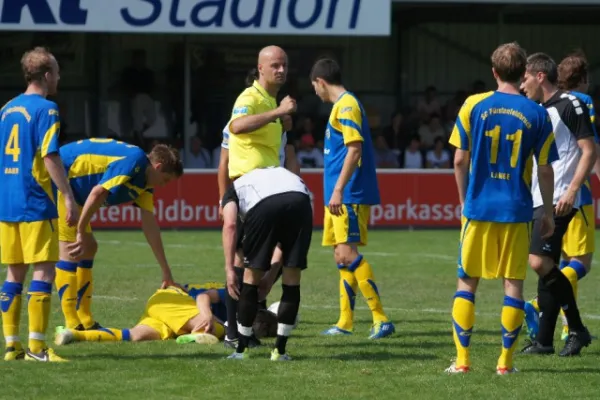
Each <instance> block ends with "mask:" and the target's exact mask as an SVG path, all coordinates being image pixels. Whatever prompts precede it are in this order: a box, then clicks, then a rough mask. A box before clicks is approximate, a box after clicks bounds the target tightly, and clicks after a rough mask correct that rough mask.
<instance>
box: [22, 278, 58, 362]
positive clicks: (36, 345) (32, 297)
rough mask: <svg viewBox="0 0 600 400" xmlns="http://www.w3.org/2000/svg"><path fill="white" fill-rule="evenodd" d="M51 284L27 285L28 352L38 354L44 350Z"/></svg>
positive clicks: (35, 282) (34, 282)
mask: <svg viewBox="0 0 600 400" xmlns="http://www.w3.org/2000/svg"><path fill="white" fill-rule="evenodd" d="M51 294H52V284H51V283H48V282H43V281H31V283H30V284H29V293H28V295H29V301H28V303H27V311H28V313H29V350H30V351H31V352H32V353H39V352H41V351H42V350H44V349H46V329H47V328H48V319H49V317H50V299H51Z"/></svg>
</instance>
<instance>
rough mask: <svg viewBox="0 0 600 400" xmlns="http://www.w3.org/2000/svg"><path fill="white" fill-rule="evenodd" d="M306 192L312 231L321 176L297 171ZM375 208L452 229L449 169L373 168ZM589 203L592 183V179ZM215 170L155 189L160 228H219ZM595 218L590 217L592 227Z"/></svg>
mask: <svg viewBox="0 0 600 400" xmlns="http://www.w3.org/2000/svg"><path fill="white" fill-rule="evenodd" d="M302 178H303V179H304V182H305V183H306V185H307V187H308V188H309V190H310V191H311V195H312V201H313V210H314V212H313V218H314V225H315V227H322V225H323V173H322V170H320V169H310V170H305V171H303V172H302ZM377 179H378V181H379V189H380V192H381V204H380V205H378V206H373V207H372V209H371V221H370V222H371V226H372V227H375V228H377V227H380V228H458V227H460V206H459V202H458V195H457V192H456V184H455V181H454V175H453V172H452V171H451V170H447V171H440V170H379V171H378V173H377ZM593 181H594V182H593V189H594V194H595V196H594V197H595V201H597V199H598V198H599V197H600V196H598V193H599V191H598V189H599V188H598V185H597V184H596V182H595V181H596V179H593ZM218 193H219V192H218V187H217V172H216V170H186V171H185V174H184V175H183V177H182V178H181V179H179V180H177V181H175V182H172V183H171V184H169V185H168V186H166V187H164V188H157V190H156V191H155V214H156V216H157V218H158V221H159V224H160V226H161V227H162V228H167V229H205V228H219V227H220V226H221V222H220V220H219V204H218V201H219V198H218ZM599 222H600V220H599V218H598V215H597V214H596V223H599ZM140 223H141V216H140V210H139V209H138V208H136V207H133V206H131V205H125V206H112V207H106V208H102V209H100V211H98V213H97V214H96V215H95V216H94V219H93V221H92V225H93V226H94V227H95V228H100V229H123V228H137V227H139V226H140Z"/></svg>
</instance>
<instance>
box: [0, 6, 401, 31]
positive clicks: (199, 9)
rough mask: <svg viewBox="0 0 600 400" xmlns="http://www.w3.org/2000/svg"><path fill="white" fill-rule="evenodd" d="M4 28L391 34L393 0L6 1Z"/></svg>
mask: <svg viewBox="0 0 600 400" xmlns="http://www.w3.org/2000/svg"><path fill="white" fill-rule="evenodd" d="M0 30H18V31H68V32H122V33H142V32H145V33H177V34H185V33H188V34H193V33H197V34H198V33H200V34H260V35H265V34H273V35H275V34H277V35H328V36H329V35H356V36H388V35H390V30H391V0H0Z"/></svg>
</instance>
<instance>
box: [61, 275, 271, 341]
mask: <svg viewBox="0 0 600 400" xmlns="http://www.w3.org/2000/svg"><path fill="white" fill-rule="evenodd" d="M225 292H226V289H225V285H223V284H219V283H205V284H199V285H185V286H184V289H180V288H177V287H169V288H167V289H159V290H157V291H156V292H155V293H154V294H153V295H152V296H151V297H150V298H149V299H148V302H147V303H146V309H145V311H144V314H143V315H142V317H141V318H140V321H139V322H138V323H137V324H136V325H135V326H134V327H133V328H130V329H116V328H99V329H93V330H85V331H80V330H77V329H68V328H65V327H62V326H59V327H57V328H56V339H55V343H56V344H57V345H59V346H60V345H66V344H69V343H72V342H120V341H131V342H141V341H148V340H168V339H174V338H177V343H191V342H196V343H200V344H215V343H218V342H219V340H221V339H223V337H224V336H225V328H224V326H223V321H224V320H225V318H226V308H225ZM254 328H255V331H257V335H260V336H261V337H262V336H274V335H275V334H276V329H277V317H276V316H275V314H273V313H271V312H268V313H261V314H259V315H258V316H257V318H256V321H255V326H254Z"/></svg>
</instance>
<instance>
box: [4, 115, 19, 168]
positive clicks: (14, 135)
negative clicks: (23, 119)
mask: <svg viewBox="0 0 600 400" xmlns="http://www.w3.org/2000/svg"><path fill="white" fill-rule="evenodd" d="M4 154H6V155H7V156H12V158H13V162H19V156H20V155H21V148H20V147H19V125H17V124H15V125H13V127H12V129H11V131H10V136H9V137H8V142H6V147H4Z"/></svg>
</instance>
